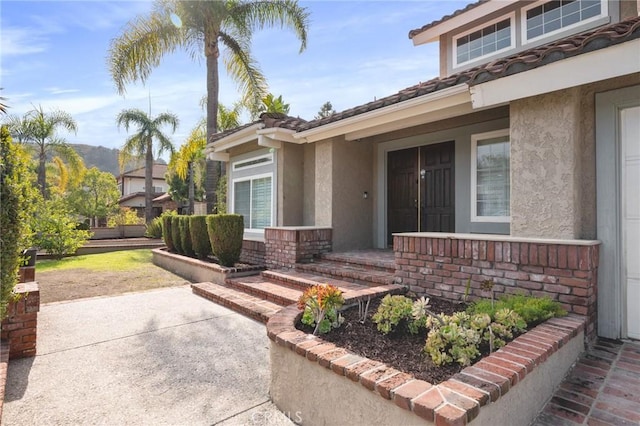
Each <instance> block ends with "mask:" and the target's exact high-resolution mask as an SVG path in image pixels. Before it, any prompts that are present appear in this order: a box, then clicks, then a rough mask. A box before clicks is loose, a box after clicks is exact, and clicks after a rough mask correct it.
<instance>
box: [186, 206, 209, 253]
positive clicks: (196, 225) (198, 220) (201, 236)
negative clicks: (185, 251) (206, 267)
mask: <svg viewBox="0 0 640 426" xmlns="http://www.w3.org/2000/svg"><path fill="white" fill-rule="evenodd" d="M189 221H190V223H189V231H190V232H191V244H192V245H193V251H194V252H195V253H196V255H197V256H198V259H206V258H207V256H209V255H210V254H211V242H210V241H209V233H208V232H207V216H206V215H194V216H190V217H189Z"/></svg>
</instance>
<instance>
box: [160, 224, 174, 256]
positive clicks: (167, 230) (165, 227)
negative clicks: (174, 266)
mask: <svg viewBox="0 0 640 426" xmlns="http://www.w3.org/2000/svg"><path fill="white" fill-rule="evenodd" d="M161 217H162V239H163V240H164V243H165V244H166V246H167V249H169V251H175V250H176V247H175V245H174V244H173V235H172V232H173V231H171V225H172V221H173V218H174V217H175V216H168V215H167V216H161Z"/></svg>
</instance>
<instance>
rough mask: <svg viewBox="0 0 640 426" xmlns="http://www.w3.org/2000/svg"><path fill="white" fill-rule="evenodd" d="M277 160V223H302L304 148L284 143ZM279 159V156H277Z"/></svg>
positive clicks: (296, 224) (285, 224) (280, 224)
mask: <svg viewBox="0 0 640 426" xmlns="http://www.w3.org/2000/svg"><path fill="white" fill-rule="evenodd" d="M280 151H281V161H279V162H278V225H279V226H300V225H301V224H302V200H303V196H304V194H303V190H304V148H303V147H302V146H300V145H292V144H284V146H283V147H282V149H281V150H280ZM279 159H280V158H279Z"/></svg>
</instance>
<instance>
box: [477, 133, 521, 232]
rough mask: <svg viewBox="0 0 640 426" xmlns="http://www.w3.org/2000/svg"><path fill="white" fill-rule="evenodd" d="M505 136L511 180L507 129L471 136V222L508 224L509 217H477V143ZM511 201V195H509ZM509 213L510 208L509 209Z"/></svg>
mask: <svg viewBox="0 0 640 426" xmlns="http://www.w3.org/2000/svg"><path fill="white" fill-rule="evenodd" d="M502 136H507V138H508V139H509V180H511V138H510V132H509V129H500V130H494V131H492V132H485V133H475V134H472V135H471V191H470V192H471V206H470V207H471V209H470V211H471V222H482V223H510V222H511V215H509V216H478V199H477V198H478V193H477V191H478V188H477V184H478V141H482V140H485V139H493V138H499V137H502ZM509 201H511V194H509ZM509 212H511V208H509Z"/></svg>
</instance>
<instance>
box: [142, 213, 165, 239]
mask: <svg viewBox="0 0 640 426" xmlns="http://www.w3.org/2000/svg"><path fill="white" fill-rule="evenodd" d="M144 236H145V237H148V238H162V216H158V217H156V218H154V219H153V220H152V221H151V222H149V223H147V225H146V229H145V231H144Z"/></svg>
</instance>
